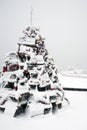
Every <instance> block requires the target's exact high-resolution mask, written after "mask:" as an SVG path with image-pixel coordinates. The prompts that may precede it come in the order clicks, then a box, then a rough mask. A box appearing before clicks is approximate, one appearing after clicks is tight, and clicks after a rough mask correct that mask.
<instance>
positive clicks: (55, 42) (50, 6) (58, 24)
mask: <svg viewBox="0 0 87 130" xmlns="http://www.w3.org/2000/svg"><path fill="white" fill-rule="evenodd" d="M31 6H32V7H33V9H34V11H33V25H38V26H40V28H41V31H42V32H43V34H44V36H45V37H46V47H47V49H48V51H49V53H50V54H51V55H52V56H53V57H54V59H55V62H56V64H57V66H58V68H59V70H61V69H62V70H64V69H67V68H68V66H69V65H71V66H72V67H79V68H81V69H87V60H86V57H87V0H0V45H1V46H0V69H1V67H2V61H3V57H4V55H5V54H6V53H8V52H9V51H15V50H17V46H16V43H17V42H18V38H19V37H20V35H21V32H22V30H23V29H24V28H25V27H27V26H28V25H30V7H31Z"/></svg>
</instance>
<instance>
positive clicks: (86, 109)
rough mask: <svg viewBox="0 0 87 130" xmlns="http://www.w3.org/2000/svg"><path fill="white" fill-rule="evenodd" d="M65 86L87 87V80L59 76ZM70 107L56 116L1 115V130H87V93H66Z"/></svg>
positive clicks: (58, 112)
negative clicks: (14, 116) (15, 116)
mask: <svg viewBox="0 0 87 130" xmlns="http://www.w3.org/2000/svg"><path fill="white" fill-rule="evenodd" d="M59 79H60V81H61V83H62V84H63V85H65V86H73V87H74V86H79V87H83V86H85V87H87V79H81V78H73V77H65V76H62V75H59ZM65 95H66V97H67V98H68V99H69V101H70V105H69V106H67V107H66V108H64V109H62V110H60V111H57V112H56V113H54V114H47V115H42V116H37V117H33V118H29V115H25V116H21V117H17V118H13V117H9V116H8V115H4V114H0V130H25V129H26V130H47V129H48V130H58V129H59V130H87V102H86V99H87V92H72V91H65Z"/></svg>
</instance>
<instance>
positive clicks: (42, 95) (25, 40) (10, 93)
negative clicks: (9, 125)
mask: <svg viewBox="0 0 87 130" xmlns="http://www.w3.org/2000/svg"><path fill="white" fill-rule="evenodd" d="M17 44H18V50H17V52H11V53H9V54H8V55H6V57H5V60H4V65H3V72H2V73H1V77H0V111H1V112H3V113H6V114H9V115H12V116H14V117H16V116H18V115H20V114H23V113H26V112H27V113H29V114H30V115H31V116H35V115H40V114H47V113H49V112H54V111H55V110H57V109H62V107H63V106H64V104H65V102H66V103H69V102H68V100H67V99H66V98H65V96H64V91H63V88H62V85H61V83H60V82H59V79H58V70H57V67H56V65H55V62H54V59H53V58H52V57H51V56H50V55H49V53H48V50H47V49H46V47H45V38H43V37H42V36H41V34H40V30H39V28H36V27H33V26H31V27H28V28H26V29H25V30H24V31H23V36H22V37H20V39H19V43H17Z"/></svg>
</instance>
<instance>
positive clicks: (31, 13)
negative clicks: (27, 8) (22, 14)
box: [30, 7, 33, 25]
mask: <svg viewBox="0 0 87 130" xmlns="http://www.w3.org/2000/svg"><path fill="white" fill-rule="evenodd" d="M32 15H33V8H32V7H31V12H30V23H31V25H32Z"/></svg>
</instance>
